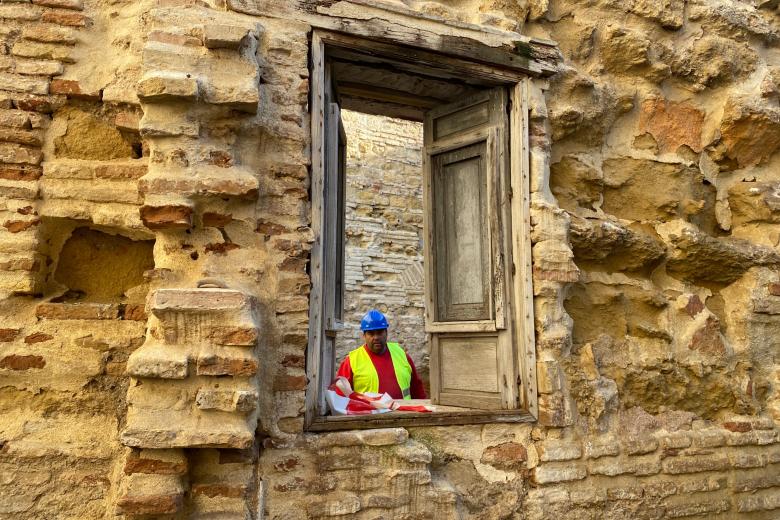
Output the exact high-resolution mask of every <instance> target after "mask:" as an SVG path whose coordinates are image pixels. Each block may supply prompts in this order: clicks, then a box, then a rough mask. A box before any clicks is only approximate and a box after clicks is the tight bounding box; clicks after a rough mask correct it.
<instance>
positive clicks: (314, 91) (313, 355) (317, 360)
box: [304, 33, 325, 427]
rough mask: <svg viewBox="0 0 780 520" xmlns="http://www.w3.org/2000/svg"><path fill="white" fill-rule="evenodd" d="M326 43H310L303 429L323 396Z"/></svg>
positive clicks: (315, 37) (317, 411) (318, 40)
mask: <svg viewBox="0 0 780 520" xmlns="http://www.w3.org/2000/svg"><path fill="white" fill-rule="evenodd" d="M324 96H325V44H324V43H323V41H322V39H321V38H320V37H319V35H318V34H317V33H314V34H313V35H312V41H311V100H310V101H309V106H310V109H311V230H312V234H313V235H314V243H313V244H312V248H311V260H310V266H311V268H310V270H309V272H310V276H311V291H310V293H309V334H308V335H309V342H308V344H307V345H306V376H307V378H308V383H307V385H306V399H305V414H304V427H308V426H309V425H311V424H312V421H313V420H314V419H315V418H316V417H318V416H319V415H320V407H321V403H322V401H321V400H322V399H323V396H322V395H320V392H321V386H322V381H321V376H322V374H320V370H321V366H322V358H321V355H322V352H321V348H322V328H323V327H322V319H323V316H322V255H323V244H322V226H323V219H324V213H323V202H324V199H325V191H324V189H325V165H324V164H323V160H324V158H325V157H324V153H325V128H324V125H325V99H324Z"/></svg>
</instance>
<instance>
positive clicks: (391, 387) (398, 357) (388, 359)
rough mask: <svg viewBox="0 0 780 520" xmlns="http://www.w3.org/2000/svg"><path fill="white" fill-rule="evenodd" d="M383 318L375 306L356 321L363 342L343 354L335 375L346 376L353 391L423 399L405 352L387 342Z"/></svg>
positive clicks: (418, 380)
mask: <svg viewBox="0 0 780 520" xmlns="http://www.w3.org/2000/svg"><path fill="white" fill-rule="evenodd" d="M387 327H388V324H387V318H385V315H384V314H382V313H381V312H379V311H378V310H376V309H372V310H370V311H368V312H367V313H366V314H365V316H363V319H362V320H361V321H360V330H361V331H363V341H364V342H365V343H363V345H361V346H360V348H356V349H355V350H353V351H352V352H350V353H349V355H347V357H346V358H345V359H344V361H343V362H342V363H341V366H340V367H339V371H338V374H336V375H337V376H343V377H345V378H347V379H349V382H350V384H351V385H352V389H353V390H355V391H356V392H361V393H365V392H377V393H380V394H382V393H388V394H390V397H392V398H393V399H425V398H426V395H425V388H424V387H423V384H422V381H421V380H420V377H419V376H418V375H417V369H415V368H414V363H413V362H412V358H410V357H409V354H407V353H406V352H404V349H402V348H401V346H400V345H398V343H388V342H387Z"/></svg>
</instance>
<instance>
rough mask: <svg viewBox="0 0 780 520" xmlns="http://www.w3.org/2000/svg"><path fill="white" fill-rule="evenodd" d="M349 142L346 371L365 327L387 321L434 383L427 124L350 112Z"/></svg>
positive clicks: (342, 348) (341, 341) (339, 345)
mask: <svg viewBox="0 0 780 520" xmlns="http://www.w3.org/2000/svg"><path fill="white" fill-rule="evenodd" d="M341 115H342V119H343V121H344V129H345V131H346V134H347V169H346V172H347V173H346V175H347V192H346V207H347V216H346V244H345V248H346V251H345V261H346V266H345V296H344V330H343V331H342V332H339V334H338V336H337V342H336V360H337V363H340V362H341V361H342V360H343V359H344V357H345V356H346V355H347V354H348V353H349V351H350V350H352V349H354V348H356V347H357V346H359V345H361V344H362V341H363V340H362V336H361V333H360V319H361V318H362V317H363V314H365V313H366V311H368V310H369V309H372V308H376V309H379V310H381V311H382V312H384V313H385V315H386V316H387V318H388V320H389V321H390V325H391V328H390V331H389V332H390V338H389V339H390V341H395V342H397V343H400V344H401V345H402V346H403V347H404V348H405V349H406V351H407V352H408V353H409V355H410V356H411V357H412V360H413V361H414V363H415V366H416V367H417V369H418V371H419V373H420V374H421V377H423V378H424V379H425V380H426V381H427V374H428V355H429V352H428V345H427V342H426V334H425V327H424V312H425V303H424V297H425V295H424V289H423V230H422V227H423V223H422V220H423V209H422V123H416V122H412V121H403V120H400V119H392V118H388V117H383V116H373V115H369V114H361V113H359V112H352V111H348V110H343V111H342V112H341Z"/></svg>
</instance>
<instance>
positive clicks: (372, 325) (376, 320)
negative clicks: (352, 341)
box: [360, 309, 388, 332]
mask: <svg viewBox="0 0 780 520" xmlns="http://www.w3.org/2000/svg"><path fill="white" fill-rule="evenodd" d="M387 327H388V325H387V318H385V315H384V314H382V313H381V312H379V311H378V310H376V309H371V310H370V311H368V312H367V313H366V314H365V316H363V319H362V320H360V330H362V331H363V332H365V331H367V330H381V329H386V328H387Z"/></svg>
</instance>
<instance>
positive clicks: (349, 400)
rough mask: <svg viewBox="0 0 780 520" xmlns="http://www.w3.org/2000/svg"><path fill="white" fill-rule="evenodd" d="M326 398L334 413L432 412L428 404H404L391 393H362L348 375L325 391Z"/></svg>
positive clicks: (338, 379)
mask: <svg viewBox="0 0 780 520" xmlns="http://www.w3.org/2000/svg"><path fill="white" fill-rule="evenodd" d="M325 400H326V401H327V402H328V407H329V408H330V412H331V413H332V414H333V415H370V414H375V413H387V412H432V411H433V407H431V406H427V405H408V404H403V401H402V400H395V399H393V398H392V397H390V394H387V393H384V394H375V393H373V392H366V393H360V392H355V391H353V390H352V385H350V384H349V380H348V379H347V378H346V377H338V378H336V380H335V381H334V382H333V384H332V385H330V386H329V387H328V391H327V392H326V393H325Z"/></svg>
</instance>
